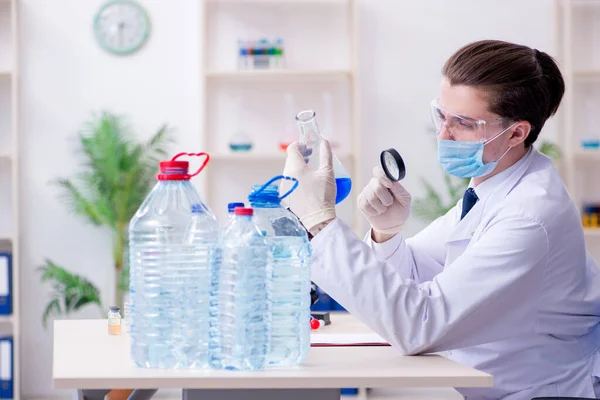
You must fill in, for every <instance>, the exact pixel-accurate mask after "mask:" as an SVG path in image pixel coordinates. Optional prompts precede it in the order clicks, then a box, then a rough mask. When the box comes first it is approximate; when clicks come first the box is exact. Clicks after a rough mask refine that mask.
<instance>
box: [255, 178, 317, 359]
mask: <svg viewBox="0 0 600 400" xmlns="http://www.w3.org/2000/svg"><path fill="white" fill-rule="evenodd" d="M279 179H287V180H292V181H294V182H295V184H294V186H293V187H292V188H291V189H290V190H289V191H288V192H287V193H286V194H284V195H283V196H281V197H280V196H279V190H278V187H277V186H276V185H274V184H273V182H275V181H277V180H279ZM297 186H298V181H297V180H296V179H294V178H288V177H284V176H276V177H274V178H273V179H271V180H270V181H269V182H267V183H266V184H264V185H254V186H252V193H250V195H249V196H248V201H249V202H250V205H251V206H252V208H253V209H254V221H255V223H256V225H257V226H258V228H259V229H260V230H261V231H263V232H264V234H265V238H266V240H267V243H268V245H269V246H270V249H271V253H272V263H271V265H270V267H271V269H272V274H273V275H272V277H273V278H272V284H271V298H272V301H273V305H272V320H271V348H270V351H269V357H268V360H269V365H271V366H294V365H298V364H301V363H302V362H303V361H304V359H305V358H306V355H307V354H308V351H309V350H310V303H311V299H310V289H311V282H310V259H311V246H310V243H309V241H308V234H307V232H306V230H305V229H304V227H303V226H302V224H301V223H300V221H299V220H298V218H297V217H296V216H295V215H294V214H293V213H292V212H290V211H289V210H287V209H286V208H284V207H282V206H281V205H280V203H281V200H282V199H283V198H285V197H286V196H287V195H289V194H290V193H291V192H292V191H293V190H295V189H296V187H297Z"/></svg>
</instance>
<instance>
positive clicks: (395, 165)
mask: <svg viewBox="0 0 600 400" xmlns="http://www.w3.org/2000/svg"><path fill="white" fill-rule="evenodd" d="M380 160H381V167H382V168H383V171H384V172H385V174H386V176H387V177H388V178H390V180H391V181H392V182H397V181H399V180H402V179H404V177H405V176H406V167H405V166H404V161H403V160H402V157H401V156H400V153H398V152H397V151H396V150H395V149H388V150H384V151H382V152H381V156H380Z"/></svg>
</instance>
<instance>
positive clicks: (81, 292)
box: [39, 259, 102, 327]
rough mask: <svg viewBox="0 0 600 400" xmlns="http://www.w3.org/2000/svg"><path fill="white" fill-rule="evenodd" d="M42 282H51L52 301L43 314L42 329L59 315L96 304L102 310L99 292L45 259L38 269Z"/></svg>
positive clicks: (85, 280) (81, 279) (76, 276)
mask: <svg viewBox="0 0 600 400" xmlns="http://www.w3.org/2000/svg"><path fill="white" fill-rule="evenodd" d="M39 270H40V271H41V273H42V278H41V280H42V282H51V285H52V290H53V293H52V299H51V300H50V302H49V303H48V305H47V306H46V309H45V310H44V314H43V323H44V327H45V326H46V325H47V322H48V319H49V318H50V317H52V316H58V315H61V314H64V315H68V314H70V313H71V312H73V311H76V310H79V309H80V308H81V307H83V306H85V305H88V304H96V305H97V306H98V307H100V308H102V303H101V301H100V292H99V290H98V288H96V287H95V286H94V284H93V283H91V282H90V281H88V280H87V279H85V278H83V277H81V276H79V275H75V274H73V273H71V272H69V271H67V270H66V269H64V268H62V267H60V266H58V265H57V264H56V263H54V262H53V261H52V260H49V259H46V264H45V265H44V266H42V267H40V268H39Z"/></svg>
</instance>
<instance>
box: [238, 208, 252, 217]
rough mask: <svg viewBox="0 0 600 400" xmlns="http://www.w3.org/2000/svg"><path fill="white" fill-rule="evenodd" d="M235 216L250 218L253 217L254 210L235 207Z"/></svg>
mask: <svg viewBox="0 0 600 400" xmlns="http://www.w3.org/2000/svg"><path fill="white" fill-rule="evenodd" d="M235 215H245V216H249V217H251V216H253V215H254V209H252V208H248V207H236V208H235Z"/></svg>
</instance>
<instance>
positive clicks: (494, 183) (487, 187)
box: [469, 148, 534, 200]
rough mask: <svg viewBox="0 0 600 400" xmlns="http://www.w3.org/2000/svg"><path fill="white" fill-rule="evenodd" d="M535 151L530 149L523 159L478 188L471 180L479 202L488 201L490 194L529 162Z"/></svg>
mask: <svg viewBox="0 0 600 400" xmlns="http://www.w3.org/2000/svg"><path fill="white" fill-rule="evenodd" d="M533 150H534V149H533V148H530V149H529V151H527V153H525V154H524V155H523V157H521V158H520V159H519V160H518V161H517V162H516V163H514V164H513V165H511V166H510V167H508V168H506V169H505V170H504V171H502V172H500V173H499V174H497V175H494V176H492V177H491V178H489V179H486V180H485V181H483V182H481V183H480V184H479V185H477V186H474V185H473V180H471V182H470V183H469V187H470V188H473V189H474V190H475V193H476V194H477V198H479V200H484V199H487V197H488V196H489V195H490V193H492V192H493V191H494V189H495V188H496V187H498V185H500V184H501V183H502V182H504V181H505V180H506V179H507V178H508V177H509V176H510V175H511V174H512V173H513V171H515V170H517V169H518V168H519V166H520V165H522V164H523V163H524V162H526V161H527V159H528V158H529V157H530V156H531V153H532V151H533Z"/></svg>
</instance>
